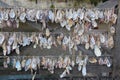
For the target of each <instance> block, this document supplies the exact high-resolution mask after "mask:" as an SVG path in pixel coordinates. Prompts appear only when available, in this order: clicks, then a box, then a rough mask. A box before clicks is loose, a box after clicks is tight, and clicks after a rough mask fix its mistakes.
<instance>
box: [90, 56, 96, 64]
mask: <svg viewBox="0 0 120 80" xmlns="http://www.w3.org/2000/svg"><path fill="white" fill-rule="evenodd" d="M89 62H90V63H92V64H94V63H97V59H96V58H94V57H92V58H90V59H89Z"/></svg>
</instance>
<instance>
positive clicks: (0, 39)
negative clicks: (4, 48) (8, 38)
mask: <svg viewBox="0 0 120 80" xmlns="http://www.w3.org/2000/svg"><path fill="white" fill-rule="evenodd" d="M4 40H5V37H4V35H3V34H1V33H0V45H1V44H2V43H3V41H4Z"/></svg>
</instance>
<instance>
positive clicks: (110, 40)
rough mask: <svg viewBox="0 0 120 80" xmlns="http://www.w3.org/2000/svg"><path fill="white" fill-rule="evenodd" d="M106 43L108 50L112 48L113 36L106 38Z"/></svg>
mask: <svg viewBox="0 0 120 80" xmlns="http://www.w3.org/2000/svg"><path fill="white" fill-rule="evenodd" d="M107 43H108V44H107V46H108V47H109V48H113V47H114V40H113V36H110V37H109V38H108V41H107Z"/></svg>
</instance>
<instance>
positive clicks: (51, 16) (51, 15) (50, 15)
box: [48, 10, 55, 23]
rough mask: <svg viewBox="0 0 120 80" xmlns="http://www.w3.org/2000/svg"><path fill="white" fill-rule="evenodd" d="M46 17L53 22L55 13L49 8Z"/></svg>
mask: <svg viewBox="0 0 120 80" xmlns="http://www.w3.org/2000/svg"><path fill="white" fill-rule="evenodd" d="M48 17H49V19H50V20H51V22H52V23H53V22H54V19H55V14H54V13H53V12H52V11H51V10H50V11H49V12H48Z"/></svg>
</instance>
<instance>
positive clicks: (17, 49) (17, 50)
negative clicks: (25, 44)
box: [15, 46, 20, 54]
mask: <svg viewBox="0 0 120 80" xmlns="http://www.w3.org/2000/svg"><path fill="white" fill-rule="evenodd" d="M15 52H16V53H17V54H20V49H19V46H17V48H16V49H15Z"/></svg>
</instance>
